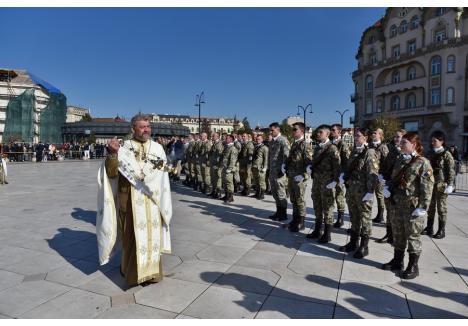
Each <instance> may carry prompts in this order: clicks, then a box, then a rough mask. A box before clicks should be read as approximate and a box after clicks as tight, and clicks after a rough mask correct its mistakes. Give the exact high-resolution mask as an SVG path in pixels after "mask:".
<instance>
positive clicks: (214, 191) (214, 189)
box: [208, 188, 217, 198]
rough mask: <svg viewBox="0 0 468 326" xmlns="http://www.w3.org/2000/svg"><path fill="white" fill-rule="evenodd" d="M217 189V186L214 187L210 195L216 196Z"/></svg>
mask: <svg viewBox="0 0 468 326" xmlns="http://www.w3.org/2000/svg"><path fill="white" fill-rule="evenodd" d="M216 191H217V190H216V188H213V189H212V190H211V192H210V194H209V195H208V196H210V197H211V198H216Z"/></svg>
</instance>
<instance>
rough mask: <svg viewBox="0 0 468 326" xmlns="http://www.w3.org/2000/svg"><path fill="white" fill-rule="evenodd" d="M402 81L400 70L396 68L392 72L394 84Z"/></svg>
mask: <svg viewBox="0 0 468 326" xmlns="http://www.w3.org/2000/svg"><path fill="white" fill-rule="evenodd" d="M399 82H400V71H398V70H395V71H394V72H393V73H392V84H398V83H399Z"/></svg>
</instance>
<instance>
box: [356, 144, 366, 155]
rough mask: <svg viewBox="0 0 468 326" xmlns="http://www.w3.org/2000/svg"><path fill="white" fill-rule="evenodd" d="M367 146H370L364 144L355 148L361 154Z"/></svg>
mask: <svg viewBox="0 0 468 326" xmlns="http://www.w3.org/2000/svg"><path fill="white" fill-rule="evenodd" d="M367 146H368V144H367V143H364V144H362V145H361V146H355V147H356V150H357V151H358V152H359V153H360V152H362V150H363V149H364V148H366V147H367Z"/></svg>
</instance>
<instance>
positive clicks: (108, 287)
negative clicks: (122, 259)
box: [77, 269, 141, 297]
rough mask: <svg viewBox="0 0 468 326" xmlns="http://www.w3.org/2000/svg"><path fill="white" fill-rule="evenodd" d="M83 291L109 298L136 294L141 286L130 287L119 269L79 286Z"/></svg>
mask: <svg viewBox="0 0 468 326" xmlns="http://www.w3.org/2000/svg"><path fill="white" fill-rule="evenodd" d="M77 287H78V288H80V289H82V290H86V291H89V292H94V293H98V294H103V295H107V296H110V297H111V296H115V295H122V294H125V293H135V292H136V291H138V290H140V289H141V286H133V287H132V286H129V285H127V283H126V281H125V279H124V278H123V277H122V276H121V275H120V271H119V270H118V269H113V270H111V271H108V272H105V273H103V274H102V275H98V276H97V277H94V278H92V279H91V280H90V281H88V282H86V283H82V284H80V285H78V286H77Z"/></svg>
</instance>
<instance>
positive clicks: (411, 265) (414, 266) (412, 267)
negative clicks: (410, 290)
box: [401, 253, 419, 280]
mask: <svg viewBox="0 0 468 326" xmlns="http://www.w3.org/2000/svg"><path fill="white" fill-rule="evenodd" d="M418 261H419V255H418V254H415V253H411V254H409V262H408V267H406V270H405V271H404V272H403V273H401V278H404V279H405V280H411V279H413V278H416V276H419V267H418Z"/></svg>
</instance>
